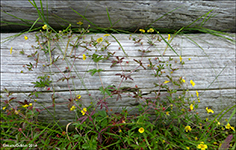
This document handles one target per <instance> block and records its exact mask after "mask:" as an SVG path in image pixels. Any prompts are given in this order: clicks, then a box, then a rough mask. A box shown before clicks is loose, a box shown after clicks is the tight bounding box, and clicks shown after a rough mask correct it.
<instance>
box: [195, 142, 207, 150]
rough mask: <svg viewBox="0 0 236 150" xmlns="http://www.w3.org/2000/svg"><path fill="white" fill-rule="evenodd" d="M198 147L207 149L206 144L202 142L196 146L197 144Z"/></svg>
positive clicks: (203, 149) (202, 149)
mask: <svg viewBox="0 0 236 150" xmlns="http://www.w3.org/2000/svg"><path fill="white" fill-rule="evenodd" d="M197 148H198V149H201V150H205V149H207V145H206V144H204V142H201V143H200V144H199V145H198V146H197Z"/></svg>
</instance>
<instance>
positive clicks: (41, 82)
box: [32, 75, 52, 88]
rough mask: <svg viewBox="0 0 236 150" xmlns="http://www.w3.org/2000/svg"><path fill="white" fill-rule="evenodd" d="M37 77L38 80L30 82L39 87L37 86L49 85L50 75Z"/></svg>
mask: <svg viewBox="0 0 236 150" xmlns="http://www.w3.org/2000/svg"><path fill="white" fill-rule="evenodd" d="M38 79H40V80H39V81H36V82H32V83H33V84H34V87H39V88H43V87H48V86H50V83H51V82H52V81H50V76H47V75H44V76H38Z"/></svg>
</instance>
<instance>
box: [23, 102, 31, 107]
mask: <svg viewBox="0 0 236 150" xmlns="http://www.w3.org/2000/svg"><path fill="white" fill-rule="evenodd" d="M29 106H32V103H29V105H28V104H25V105H23V107H24V108H26V107H29Z"/></svg>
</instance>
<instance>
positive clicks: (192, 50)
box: [1, 33, 236, 124]
mask: <svg viewBox="0 0 236 150" xmlns="http://www.w3.org/2000/svg"><path fill="white" fill-rule="evenodd" d="M34 34H35V33H29V34H26V36H28V38H29V39H28V40H27V41H25V39H24V35H22V36H19V37H16V38H15V39H13V40H10V41H7V42H4V43H2V46H1V93H2V98H1V99H2V100H5V99H7V97H6V94H5V93H4V92H3V89H4V88H7V89H8V90H9V91H11V92H13V93H14V94H13V95H12V96H13V97H16V99H15V100H14V102H17V101H23V100H25V99H29V98H27V95H29V94H30V92H31V91H32V90H35V89H37V88H34V85H33V84H32V83H31V82H35V81H36V80H38V79H37V77H38V76H40V75H44V74H46V75H49V76H50V78H51V79H52V80H53V84H52V85H50V88H51V89H52V86H53V87H54V89H55V93H56V94H55V98H56V100H55V101H56V104H58V105H56V112H55V114H56V118H57V119H60V121H61V123H62V124H66V122H67V123H68V121H71V120H73V118H74V117H75V114H74V112H70V111H69V109H68V107H67V104H66V103H67V102H68V99H69V98H71V96H72V97H75V96H76V95H77V94H80V95H81V96H82V101H81V102H80V103H81V104H82V105H83V106H84V107H87V106H88V105H89V104H90V102H93V103H94V104H96V102H97V101H98V100H99V99H100V98H102V97H103V96H102V95H101V92H100V91H99V90H98V89H99V87H101V86H102V84H103V85H104V87H107V86H109V85H115V86H116V87H118V86H119V84H120V82H121V78H120V77H119V76H117V75H115V74H117V73H122V72H124V73H125V74H128V73H130V71H132V70H133V69H134V68H137V67H138V66H139V65H138V63H136V62H135V61H134V59H136V60H141V59H142V62H143V64H144V66H145V67H146V68H148V67H147V65H148V64H149V61H148V59H151V60H152V62H153V63H156V66H157V65H158V62H157V60H155V58H156V57H158V58H160V59H161V60H168V59H169V57H172V58H173V61H172V63H173V68H175V67H178V68H179V70H177V71H175V72H174V73H173V74H172V75H173V78H175V79H178V78H179V77H180V76H181V77H184V79H185V80H186V83H185V84H183V87H181V88H180V89H179V91H178V92H181V91H182V90H183V89H189V91H190V94H193V95H194V97H193V98H192V100H196V94H195V92H196V90H197V91H198V92H199V95H200V100H201V103H199V108H198V109H197V110H196V112H198V113H199V114H200V116H201V117H202V118H206V117H211V116H212V115H209V114H207V113H206V110H205V108H206V107H211V108H212V109H213V110H214V111H215V113H214V115H217V114H219V113H220V112H221V111H222V110H223V109H224V108H226V107H230V106H233V105H235V98H236V96H235V92H236V91H235V45H234V44H233V43H232V42H229V41H227V40H225V39H223V38H220V37H216V36H212V35H210V34H186V35H179V36H176V37H175V38H174V39H173V41H172V42H171V43H170V45H171V46H172V47H173V49H174V50H175V51H176V53H177V54H178V55H181V57H182V58H183V61H184V62H185V64H184V65H183V66H181V65H180V62H179V56H177V55H176V54H175V53H174V52H173V51H172V50H171V49H170V48H169V47H168V48H167V50H166V52H165V55H162V54H163V52H164V50H165V48H166V43H165V42H164V41H163V40H162V41H161V42H157V43H156V45H155V46H150V45H149V44H148V43H147V41H148V38H150V35H147V36H143V38H142V41H141V42H143V45H140V44H134V41H132V39H131V40H130V39H129V37H130V35H127V34H114V36H115V37H116V38H117V40H118V41H119V42H120V44H121V45H122V46H123V48H124V50H125V52H126V53H127V55H128V57H126V55H125V54H124V52H123V51H122V50H121V49H119V47H120V46H119V44H118V43H117V42H116V41H115V40H114V39H113V38H112V37H111V36H108V37H103V35H104V34H89V35H86V37H84V39H81V41H88V42H89V41H90V40H91V36H93V38H94V39H95V40H96V39H97V38H99V37H103V38H104V39H106V40H107V41H109V42H110V43H111V45H110V46H108V48H107V50H106V51H104V52H101V51H98V52H97V54H100V55H101V54H106V52H107V51H110V52H112V53H113V52H116V53H115V55H114V56H113V57H111V58H110V60H104V61H101V62H99V63H98V67H99V68H100V69H103V71H102V72H101V73H100V76H101V80H102V84H101V81H100V77H99V75H98V73H96V74H94V76H91V74H90V73H88V72H87V71H88V70H89V69H95V68H96V69H97V65H96V63H94V62H93V61H91V58H89V57H88V56H89V55H92V54H93V53H94V51H95V48H94V47H90V48H91V50H92V51H85V50H86V49H85V48H83V47H78V48H76V49H75V50H74V52H73V53H72V54H76V56H78V57H79V58H82V54H86V55H87V59H86V60H82V59H76V61H75V62H74V67H73V69H72V71H71V73H70V76H76V78H74V79H73V82H72V80H69V82H68V84H69V87H70V88H68V84H67V82H66V81H64V82H62V81H60V82H57V80H58V79H60V78H61V77H63V74H62V73H61V72H63V71H64V70H65V68H66V67H67V66H68V65H67V63H66V62H69V63H71V64H72V63H73V61H74V59H72V58H70V57H69V53H70V51H71V49H72V47H71V46H69V48H68V51H67V57H66V59H65V60H66V61H62V58H63V54H61V52H60V50H59V48H58V46H56V45H55V46H56V49H55V50H54V52H53V56H54V58H56V57H57V56H61V57H60V58H59V60H58V62H56V66H57V67H55V66H54V65H52V66H51V71H50V69H48V68H46V67H43V66H42V64H38V66H37V68H34V71H27V69H25V68H23V65H25V64H29V62H32V64H34V61H33V59H32V58H29V57H27V56H26V55H22V54H20V51H21V50H22V49H23V50H24V52H25V54H31V53H33V52H35V48H33V47H32V45H34V46H37V43H36V42H35V40H36V39H35V36H34ZM11 35H14V34H13V33H7V34H1V37H2V39H1V41H4V38H6V37H9V36H11ZM229 35H230V36H229V38H231V39H234V40H235V35H234V34H229ZM76 36H78V35H74V37H76ZM139 36H140V35H137V34H133V35H132V38H133V37H136V38H138V37H139ZM162 36H163V37H164V38H165V39H166V40H167V35H162ZM190 39H192V40H193V41H195V42H196V43H197V44H198V45H196V44H195V43H194V42H192V41H191V40H190ZM75 40H76V38H75V39H73V40H72V41H71V43H73V42H74V41H75ZM66 43H67V41H66V39H64V40H62V41H59V43H58V45H59V46H60V47H61V48H62V51H63V52H64V48H65V45H66ZM102 44H105V42H104V41H103V43H102ZM199 46H200V47H201V48H200V47H199ZM11 47H13V53H12V54H10V48H11ZM139 49H141V50H147V49H148V50H150V51H151V52H150V53H147V54H145V55H143V57H142V53H141V52H139V51H138V50H139ZM98 50H100V49H98ZM115 56H119V57H120V58H121V57H124V60H123V62H122V68H123V71H122V68H121V67H120V65H116V66H114V67H112V68H111V67H110V66H111V64H112V63H111V62H112V60H116V58H115ZM188 58H191V60H188ZM47 60H48V58H46V57H45V54H44V53H40V61H41V62H43V63H45V62H46V61H47ZM127 61H128V63H127ZM175 61H176V63H175ZM124 70H125V71H124ZM21 71H23V72H24V73H20V72H21ZM153 73H154V72H153V70H151V69H146V70H144V69H143V68H142V67H139V68H138V69H137V71H136V72H132V74H131V77H132V79H133V80H130V79H128V80H126V81H124V82H123V83H122V85H121V87H135V85H137V86H138V87H139V88H140V90H141V91H142V92H143V94H144V95H143V97H150V96H154V93H153V92H152V93H151V91H153V90H158V89H159V88H156V87H155V86H154V84H153V83H163V82H164V81H165V80H167V78H166V77H160V78H157V77H154V76H152V74H153ZM166 73H167V74H168V70H166ZM65 75H68V73H65ZM190 80H194V82H195V83H196V85H195V86H194V87H192V86H191V84H190V83H189V81H190ZM168 85H170V86H171V83H168ZM37 90H39V91H42V92H43V93H42V94H39V97H38V98H36V97H35V99H37V101H38V104H37V103H34V105H35V107H38V108H42V107H41V106H40V105H39V104H42V105H45V106H46V107H47V106H51V104H52V99H51V95H52V92H49V91H47V89H44V88H42V89H37ZM70 90H71V92H70ZM162 93H163V94H164V93H166V91H165V90H164V89H162ZM89 94H91V96H89ZM128 94H132V93H124V94H123V95H122V100H118V101H116V96H114V97H113V98H108V99H107V102H109V108H112V110H113V111H112V112H111V113H114V112H120V111H121V108H122V107H127V108H128V109H133V110H132V113H133V114H134V113H137V110H136V109H134V108H135V107H134V106H132V105H131V104H133V103H134V102H135V100H136V99H135V98H131V97H128ZM163 98H164V97H163ZM31 101H33V99H32V100H31ZM14 102H13V103H14ZM139 102H140V103H142V100H140V101H139ZM49 110H50V111H53V109H49ZM231 113H232V110H231V111H229V112H228V113H227V114H226V115H225V116H224V118H223V119H226V118H229V116H230V115H231ZM41 117H42V119H50V118H51V117H50V116H49V114H48V113H47V111H43V112H42V113H41ZM231 123H232V124H234V123H235V118H233V119H232V120H231Z"/></svg>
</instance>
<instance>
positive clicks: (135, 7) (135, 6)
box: [1, 0, 236, 32]
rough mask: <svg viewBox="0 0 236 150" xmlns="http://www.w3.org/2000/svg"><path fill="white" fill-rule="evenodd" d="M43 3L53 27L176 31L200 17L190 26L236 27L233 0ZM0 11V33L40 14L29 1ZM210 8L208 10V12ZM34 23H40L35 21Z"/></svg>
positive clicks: (28, 24)
mask: <svg viewBox="0 0 236 150" xmlns="http://www.w3.org/2000/svg"><path fill="white" fill-rule="evenodd" d="M36 5H37V7H38V8H39V10H40V11H41V6H40V2H39V1H36ZM42 6H43V10H44V12H43V15H44V16H45V17H44V18H43V17H42V20H41V19H40V20H39V22H41V23H42V22H48V23H49V24H50V25H51V26H52V27H53V28H55V29H56V28H57V29H61V28H63V29H64V27H67V26H68V25H69V24H72V27H79V25H78V24H77V22H79V21H82V22H83V23H84V24H83V27H87V26H88V25H91V27H93V28H94V27H102V28H108V27H112V28H115V29H125V30H130V31H132V32H133V31H135V30H137V29H139V28H145V27H147V26H149V25H151V26H152V27H155V28H162V29H166V28H167V29H173V30H177V29H180V28H182V27H186V26H188V25H190V24H192V23H193V22H194V21H195V20H197V19H198V18H199V17H200V19H199V20H197V21H196V22H195V23H194V24H192V26H190V27H193V26H196V25H198V26H202V27H205V28H208V29H214V30H220V31H228V32H235V27H236V24H235V2H234V1H217V0H216V1H162V0H161V1H120V0H119V1H60V0H51V1H42ZM106 9H107V10H106ZM1 10H2V11H3V13H2V14H1V19H2V22H1V30H2V32H13V31H21V30H23V29H29V28H30V27H31V25H32V24H33V23H34V21H36V20H37V19H38V17H39V14H38V12H37V10H36V8H34V7H33V6H32V5H31V4H30V2H28V1H2V3H1ZM107 11H108V12H109V17H110V20H109V19H108V15H107ZM210 11H211V13H209V14H207V13H208V12H210ZM9 14H11V15H14V16H16V17H13V16H11V15H9ZM205 14H206V15H205ZM204 15H205V16H204ZM82 16H83V17H84V18H83V17H82ZM17 17H18V18H17ZM201 17H202V18H201ZM19 18H20V19H23V20H20V19H19ZM85 18H86V19H85ZM88 20H89V21H88ZM110 21H111V22H110ZM12 23H16V25H14V24H12ZM20 24H23V26H21V25H20ZM36 26H41V25H37V24H36Z"/></svg>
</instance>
